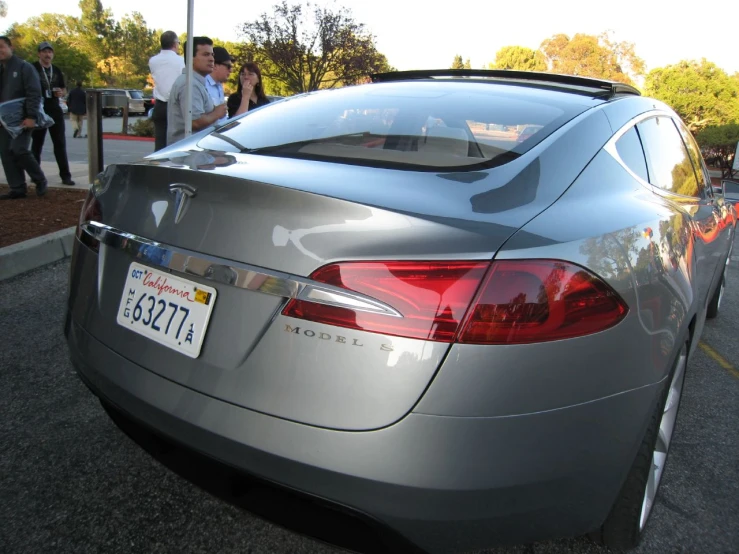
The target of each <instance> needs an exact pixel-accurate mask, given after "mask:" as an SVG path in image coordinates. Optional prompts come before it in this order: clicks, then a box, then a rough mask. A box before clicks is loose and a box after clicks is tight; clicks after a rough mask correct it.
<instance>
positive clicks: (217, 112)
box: [192, 87, 226, 132]
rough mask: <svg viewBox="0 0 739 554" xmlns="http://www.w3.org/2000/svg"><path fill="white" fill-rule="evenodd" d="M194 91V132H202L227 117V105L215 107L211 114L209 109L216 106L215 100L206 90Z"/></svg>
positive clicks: (196, 89)
mask: <svg viewBox="0 0 739 554" xmlns="http://www.w3.org/2000/svg"><path fill="white" fill-rule="evenodd" d="M193 88H194V90H193V91H192V92H193V94H192V130H193V132H195V131H202V130H203V129H205V128H206V127H210V126H211V125H213V124H214V123H215V122H216V121H218V120H219V119H221V118H222V117H223V116H224V115H226V104H221V105H220V106H215V108H214V109H211V110H210V111H209V112H206V110H207V109H209V108H211V107H212V106H213V105H214V102H213V100H212V99H211V97H210V94H208V90H207V89H205V88H202V89H201V88H195V87H193Z"/></svg>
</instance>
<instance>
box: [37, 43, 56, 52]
mask: <svg viewBox="0 0 739 554" xmlns="http://www.w3.org/2000/svg"><path fill="white" fill-rule="evenodd" d="M47 48H48V49H49V50H51V51H52V52H53V51H54V47H53V46H52V45H51V43H49V42H46V41H44V42H42V43H41V44H39V45H38V51H39V52H41V50H46V49H47Z"/></svg>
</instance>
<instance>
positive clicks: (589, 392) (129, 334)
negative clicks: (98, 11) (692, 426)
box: [65, 70, 736, 552]
mask: <svg viewBox="0 0 739 554" xmlns="http://www.w3.org/2000/svg"><path fill="white" fill-rule="evenodd" d="M374 81H375V82H374V83H371V84H366V85H358V86H352V87H345V88H341V89H336V90H323V91H318V92H311V93H308V94H302V95H297V96H292V97H290V98H286V99H284V100H282V101H281V102H280V106H279V109H272V108H269V107H267V108H262V109H259V110H254V111H253V112H248V113H247V114H244V115H242V116H238V117H236V118H234V119H233V120H232V121H231V122H230V123H229V124H227V125H224V126H221V127H219V128H218V129H217V131H214V130H213V129H212V128H211V129H207V130H204V131H201V132H200V133H196V134H194V135H192V136H191V137H188V138H186V139H184V140H182V141H180V142H178V143H176V144H173V145H170V146H168V147H167V148H166V149H164V150H160V151H158V152H156V153H154V154H151V155H149V156H148V157H147V158H145V159H143V160H141V161H138V162H133V163H125V164H117V165H116V164H112V165H109V166H108V167H107V168H106V170H105V172H104V173H101V174H100V175H99V176H98V177H97V178H96V179H95V181H94V183H93V184H92V186H91V189H90V193H89V196H88V197H87V200H86V202H85V204H84V206H83V209H82V214H81V217H80V225H79V226H78V229H77V232H76V239H75V241H74V251H73V257H72V262H71V276H70V289H69V297H68V300H67V307H68V311H67V314H66V324H65V334H66V337H67V340H68V344H69V349H70V354H71V358H72V361H73V363H74V366H75V367H76V369H77V372H78V374H79V375H80V377H81V379H82V380H83V381H84V382H85V383H86V384H87V385H88V387H89V388H90V389H91V390H92V391H93V393H94V394H95V395H97V397H98V398H99V399H100V402H101V403H102V405H103V406H104V407H105V409H106V411H107V412H108V413H109V414H110V415H111V417H112V419H113V420H114V421H115V422H116V423H117V424H118V425H119V426H121V427H122V428H123V429H125V430H126V433H128V434H129V435H130V436H131V437H133V438H134V439H135V440H137V441H140V442H141V443H142V444H144V443H146V441H149V442H148V443H146V444H149V445H151V440H153V439H152V437H156V440H157V441H160V443H161V444H163V445H166V447H162V448H161V449H159V450H158V452H159V453H164V452H165V451H166V452H167V453H169V455H170V456H174V457H175V458H176V459H177V460H178V461H179V462H183V463H181V465H183V466H184V465H186V464H184V461H185V460H190V459H195V458H198V457H199V456H201V455H205V456H206V457H208V458H209V459H211V460H212V463H213V465H214V466H215V467H216V468H217V469H215V470H214V471H212V472H211V473H209V476H214V477H215V476H217V475H221V474H223V473H222V472H226V471H228V472H231V471H233V468H236V469H237V470H239V471H242V472H243V473H244V474H246V475H249V476H250V479H253V480H254V481H256V482H257V483H258V485H257V486H255V487H254V489H255V490H259V491H269V490H273V489H272V488H271V487H276V488H279V490H280V491H282V492H281V495H276V496H274V497H272V496H270V503H271V502H272V501H273V500H274V501H276V499H277V498H282V499H284V498H293V497H297V498H299V499H301V500H303V499H304V500H305V501H304V503H303V505H304V506H309V509H310V510H311V517H315V518H316V520H319V519H322V517H323V516H325V517H326V519H327V520H328V519H329V518H336V519H339V520H341V519H342V518H343V519H345V521H351V525H352V529H353V531H352V533H359V532H361V530H366V531H367V533H373V532H375V531H377V530H378V529H383V530H390V531H391V532H390V533H388V534H387V535H382V536H383V540H384V539H385V538H386V537H392V538H393V540H394V539H397V540H398V543H402V544H403V545H405V546H406V548H404V550H403V551H405V552H410V551H412V550H411V548H408V547H407V546H408V544H412V545H416V546H417V547H420V548H421V549H422V550H423V551H427V552H451V551H473V550H478V549H483V548H486V547H488V546H490V545H491V544H495V543H529V542H532V541H535V540H539V539H544V538H550V537H561V536H568V535H581V534H586V533H587V534H591V536H592V537H593V538H594V539H595V540H596V541H598V542H601V543H603V544H606V545H608V546H609V547H612V548H614V549H622V548H629V547H633V546H635V545H636V544H638V542H639V540H640V537H641V536H642V534H643V532H644V529H645V526H646V525H647V521H648V518H649V516H650V514H651V512H652V507H653V506H654V502H655V495H656V494H657V490H658V487H659V484H660V481H661V478H662V475H663V470H664V468H665V462H666V459H667V456H668V453H669V449H670V444H671V440H672V438H673V431H674V429H675V425H676V420H677V413H678V408H679V406H680V400H681V395H682V391H683V384H684V377H685V372H686V368H687V366H688V360H689V358H690V357H691V355H692V354H693V353H694V352H695V351H696V349H697V347H698V343H699V340H700V338H701V333H702V330H703V328H704V324H705V322H706V319H707V318H710V317H716V316H717V315H718V314H719V310H720V307H721V299H722V295H723V291H724V289H725V285H726V268H727V263H728V260H729V255H730V249H731V245H732V244H733V242H734V236H735V229H736V217H735V214H734V213H733V211H732V210H730V209H729V207H728V206H727V204H726V203H725V202H724V199H723V197H721V196H717V195H714V193H713V191H712V189H711V186H710V177H709V174H708V170H707V168H706V166H705V163H704V161H703V159H702V157H701V155H700V151H699V149H698V146H697V144H696V142H695V140H694V139H693V136H692V135H691V133H690V132H689V131H688V129H687V128H686V126H685V125H684V124H683V122H682V121H681V120H680V118H679V117H678V115H677V114H676V113H675V112H674V111H673V110H672V109H670V107H668V106H667V105H665V104H663V103H661V102H659V101H657V100H655V99H652V98H645V97H642V96H640V93H639V91H638V90H636V89H635V88H633V87H631V86H628V85H624V84H622V83H616V82H610V81H603V80H598V79H590V78H583V77H574V76H563V75H555V74H547V73H533V72H532V73H528V72H519V71H495V70H492V71H482V70H479V71H478V70H469V71H467V72H461V71H455V72H454V74H453V75H450V74H449V70H437V71H411V72H396V73H388V74H383V75H375V76H374ZM496 129H498V130H496ZM503 129H508V131H503ZM512 129H521V130H522V131H525V132H526V133H528V134H529V136H528V138H526V140H523V141H520V140H519V139H520V134H517V133H513V132H510V131H511V130H512ZM493 133H495V134H493ZM681 438H682V440H685V437H681ZM160 443H157V444H160ZM150 452H153V453H154V454H155V455H157V449H155V448H150ZM696 452H697V454H696V455H697V456H698V457H700V456H701V453H700V449H698V450H696ZM173 453H174V454H173ZM101 455H106V454H105V453H103V454H101ZM132 463H136V462H135V461H134V462H132ZM711 463H712V462H711V460H707V459H706V460H702V459H696V460H695V465H696V466H697V467H700V466H710V464H711ZM226 468H228V469H226ZM130 475H132V476H135V475H137V472H136V470H135V469H134V468H132V469H131V471H130ZM228 475H232V474H231V473H228ZM252 482H253V481H252ZM262 484H264V486H262ZM267 484H269V487H270V488H268V487H267ZM145 486H146V485H145V484H144V483H141V488H142V490H144V489H145ZM250 486H251V485H250ZM673 486H675V487H679V486H680V482H679V480H677V481H676V482H674V484H673ZM229 487H230V485H229ZM229 490H230V488H229ZM245 490H246V489H245ZM673 492H674V491H673ZM260 494H262V493H260ZM269 494H270V493H268V492H265V493H264V495H265V496H264V497H265V498H267V496H268V495H269ZM679 498H680V494H677V493H673V495H672V501H673V502H675V501H676V500H675V499H679ZM296 504H297V503H296ZM294 505H295V504H291V506H294ZM271 509H272V512H273V513H277V512H279V511H280V510H279V509H278V508H271ZM675 509H679V506H678V507H676V508H675ZM334 520H335V519H331V521H334ZM337 527H338V525H337ZM355 530H356V531H355ZM378 534H379V531H378ZM324 538H325V537H324Z"/></svg>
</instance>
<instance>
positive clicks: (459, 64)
mask: <svg viewBox="0 0 739 554" xmlns="http://www.w3.org/2000/svg"><path fill="white" fill-rule="evenodd" d="M451 69H472V66H471V65H470V59H469V58H467V61H466V62H463V61H462V56H460V55H459V54H457V55H456V56H454V61H453V62H452V67H451Z"/></svg>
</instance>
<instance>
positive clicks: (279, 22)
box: [240, 0, 388, 93]
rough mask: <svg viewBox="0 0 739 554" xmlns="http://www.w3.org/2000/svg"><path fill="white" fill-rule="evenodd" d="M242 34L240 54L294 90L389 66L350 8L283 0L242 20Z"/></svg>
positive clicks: (324, 85)
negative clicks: (326, 6)
mask: <svg viewBox="0 0 739 554" xmlns="http://www.w3.org/2000/svg"><path fill="white" fill-rule="evenodd" d="M311 10H312V11H311ZM311 15H312V18H311ZM241 36H243V37H245V38H246V39H247V41H248V43H247V44H245V45H244V47H243V48H242V50H241V52H240V56H241V57H242V58H244V59H251V60H253V61H255V62H256V63H258V64H259V66H260V70H261V71H262V76H263V77H266V78H267V79H269V80H274V81H278V82H281V83H284V84H285V86H286V87H287V89H288V90H289V91H290V92H294V93H299V92H307V91H312V90H318V89H319V88H333V87H336V86H340V85H343V84H351V83H356V82H358V81H359V80H361V79H362V78H364V77H366V76H367V75H368V74H370V73H375V72H381V71H385V70H387V67H388V66H387V60H386V59H385V57H384V56H382V55H381V54H380V53H379V52H378V51H377V49H376V48H375V39H374V37H373V36H372V35H371V34H370V33H368V32H367V30H366V29H365V27H364V25H363V24H361V23H357V22H356V21H354V19H353V17H352V15H351V12H350V11H349V10H348V9H346V8H339V9H338V10H337V11H331V10H330V9H329V8H322V7H319V6H315V7H314V6H311V4H307V5H306V6H305V10H304V6H301V5H294V6H291V5H288V3H287V1H286V0H284V1H283V2H282V3H281V4H277V5H275V6H273V11H272V12H270V13H263V14H262V15H261V16H259V18H258V19H256V20H255V21H252V22H250V23H244V24H243V25H242V30H241Z"/></svg>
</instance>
